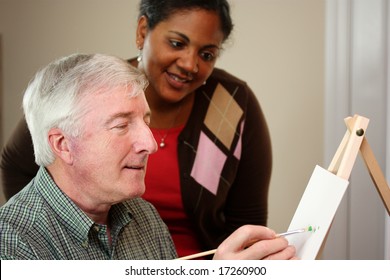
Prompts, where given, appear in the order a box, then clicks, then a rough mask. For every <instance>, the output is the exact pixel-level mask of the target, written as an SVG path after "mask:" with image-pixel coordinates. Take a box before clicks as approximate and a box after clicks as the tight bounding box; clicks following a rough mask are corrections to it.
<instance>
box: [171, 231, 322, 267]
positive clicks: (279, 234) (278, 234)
mask: <svg viewBox="0 0 390 280" xmlns="http://www.w3.org/2000/svg"><path fill="white" fill-rule="evenodd" d="M314 231H315V228H314V227H312V226H308V227H305V228H300V229H294V230H289V231H286V232H282V233H277V234H276V238H278V237H283V236H287V235H292V234H297V233H303V232H314ZM216 251H217V249H213V250H209V251H205V252H201V253H197V254H193V255H188V256H185V257H181V258H178V259H177V260H192V259H197V258H201V257H204V256H208V255H212V254H215V252H216Z"/></svg>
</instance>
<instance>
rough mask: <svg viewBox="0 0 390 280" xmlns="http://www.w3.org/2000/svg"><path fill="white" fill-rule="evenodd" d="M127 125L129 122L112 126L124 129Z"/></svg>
mask: <svg viewBox="0 0 390 280" xmlns="http://www.w3.org/2000/svg"><path fill="white" fill-rule="evenodd" d="M127 126H128V125H127V123H121V124H118V125H115V126H113V127H112V128H113V129H118V130H123V129H126V128H127Z"/></svg>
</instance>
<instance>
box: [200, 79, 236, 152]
mask: <svg viewBox="0 0 390 280" xmlns="http://www.w3.org/2000/svg"><path fill="white" fill-rule="evenodd" d="M242 114H243V111H242V109H241V107H240V106H239V105H238V104H237V102H236V101H235V100H234V98H233V96H232V95H230V94H229V92H228V91H227V90H226V89H225V88H224V87H223V86H222V85H221V84H218V85H217V87H216V89H215V92H214V95H213V97H212V99H211V102H210V106H209V108H208V110H207V114H206V118H205V125H206V126H207V127H208V128H209V129H210V130H211V132H212V133H214V135H215V136H216V137H217V138H218V139H219V141H221V142H222V143H223V144H224V145H225V146H226V148H228V149H230V147H231V145H232V142H233V139H234V135H235V133H236V128H237V125H238V122H239V121H240V119H241V116H242Z"/></svg>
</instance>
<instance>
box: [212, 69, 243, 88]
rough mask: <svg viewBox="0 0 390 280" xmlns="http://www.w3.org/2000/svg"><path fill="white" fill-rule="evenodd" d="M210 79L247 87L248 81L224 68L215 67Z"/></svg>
mask: <svg viewBox="0 0 390 280" xmlns="http://www.w3.org/2000/svg"><path fill="white" fill-rule="evenodd" d="M209 79H211V80H215V81H216V82H219V83H222V84H225V83H228V84H239V85H243V86H245V87H247V83H246V81H244V80H242V79H241V78H239V77H237V76H236V75H234V74H232V73H230V72H228V71H226V70H224V69H222V68H217V67H215V68H214V70H213V72H212V73H211V75H210V77H209Z"/></svg>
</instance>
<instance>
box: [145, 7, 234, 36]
mask: <svg viewBox="0 0 390 280" xmlns="http://www.w3.org/2000/svg"><path fill="white" fill-rule="evenodd" d="M193 9H204V10H208V11H214V12H216V13H217V14H218V15H219V18H220V20H221V28H222V32H223V34H224V41H225V40H226V39H227V38H228V37H229V35H230V33H231V32H232V30H233V22H232V19H231V16H230V5H229V3H228V2H227V0H141V2H140V5H139V17H141V16H146V17H147V18H148V28H149V29H153V28H154V27H155V26H156V25H157V24H159V23H160V22H162V21H164V20H167V19H168V18H169V17H170V16H171V15H173V14H174V13H177V12H180V11H188V10H193Z"/></svg>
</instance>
